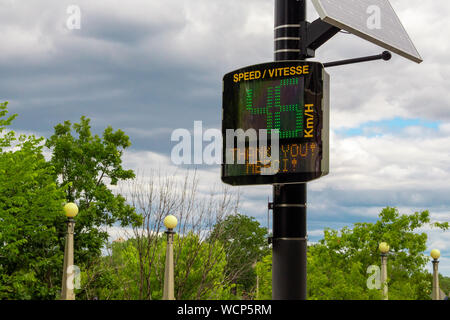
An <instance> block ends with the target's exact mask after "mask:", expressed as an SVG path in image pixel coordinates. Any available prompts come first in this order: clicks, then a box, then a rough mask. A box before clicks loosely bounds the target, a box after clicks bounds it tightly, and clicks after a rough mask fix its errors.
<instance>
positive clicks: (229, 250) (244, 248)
mask: <svg viewBox="0 0 450 320" xmlns="http://www.w3.org/2000/svg"><path fill="white" fill-rule="evenodd" d="M211 237H216V238H217V239H218V240H219V241H220V242H221V243H222V245H223V246H224V249H225V252H226V254H227V266H226V270H225V274H226V276H227V278H228V279H229V280H230V281H231V282H233V283H235V284H236V285H237V286H238V288H240V289H241V290H243V291H244V292H245V293H247V294H249V293H252V292H253V291H254V290H255V287H256V272H255V265H256V263H257V262H258V261H260V260H261V259H262V258H263V257H264V256H266V255H267V254H268V253H269V246H268V243H267V229H266V228H262V227H261V226H260V224H259V222H258V221H256V220H255V219H254V218H253V217H249V216H246V215H242V214H236V215H230V216H228V217H227V218H226V219H225V220H224V221H221V222H220V223H217V224H216V226H215V228H214V230H213V232H212V235H211Z"/></svg>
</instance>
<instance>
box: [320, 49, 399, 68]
mask: <svg viewBox="0 0 450 320" xmlns="http://www.w3.org/2000/svg"><path fill="white" fill-rule="evenodd" d="M391 58H392V54H391V53H390V52H389V51H383V53H382V54H377V55H375V56H368V57H362V58H354V59H347V60H339V61H333V62H327V63H324V64H323V66H324V67H325V68H329V67H336V66H343V65H346V64H353V63H360V62H367V61H374V60H384V61H388V60H391Z"/></svg>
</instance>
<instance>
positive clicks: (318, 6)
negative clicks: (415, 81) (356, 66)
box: [312, 0, 423, 63]
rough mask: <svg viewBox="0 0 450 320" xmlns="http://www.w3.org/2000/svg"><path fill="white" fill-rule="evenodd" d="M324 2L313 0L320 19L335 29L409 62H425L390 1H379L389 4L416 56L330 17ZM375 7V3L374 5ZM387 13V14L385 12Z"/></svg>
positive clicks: (341, 0)
mask: <svg viewBox="0 0 450 320" xmlns="http://www.w3.org/2000/svg"><path fill="white" fill-rule="evenodd" d="M322 1H323V0H312V2H313V4H314V7H315V8H316V11H317V13H318V14H319V16H320V18H321V19H322V20H323V21H324V22H326V23H329V24H331V25H333V26H335V27H338V28H340V29H342V30H346V31H348V32H350V33H352V34H354V35H357V36H359V37H361V38H363V39H365V40H367V41H369V42H372V43H374V44H376V45H378V46H380V47H383V48H385V49H387V50H390V51H392V52H395V53H397V54H399V55H400V56H402V57H404V58H407V59H409V60H412V61H414V62H416V63H421V62H422V61H423V59H422V57H421V56H420V54H419V52H418V51H417V49H416V47H415V46H414V43H413V42H412V40H411V38H410V37H409V35H408V33H407V32H406V30H405V28H404V26H403V24H402V23H401V21H400V19H399V17H398V16H397V14H396V13H395V11H394V9H393V8H392V5H391V3H390V2H389V0H379V1H385V2H386V3H387V4H389V7H390V8H391V9H392V14H393V16H394V17H395V18H396V20H397V21H398V23H399V26H400V27H401V29H402V30H403V32H404V33H405V36H406V38H407V39H408V40H409V42H410V44H411V47H412V49H414V51H415V53H416V54H413V53H411V52H408V51H406V50H404V49H401V48H400V47H398V46H396V45H395V41H394V43H387V42H386V41H383V40H382V39H379V38H378V37H377V36H376V35H371V34H369V33H367V32H366V31H363V30H359V29H355V27H352V26H351V25H349V22H346V21H340V20H339V18H338V17H332V16H330V15H328V13H327V12H326V8H325V7H324V6H323V5H322ZM335 1H337V2H339V3H340V5H342V3H343V0H335ZM372 1H374V2H375V1H376V0H372ZM374 5H375V3H374ZM384 13H386V12H384ZM341 20H342V19H341Z"/></svg>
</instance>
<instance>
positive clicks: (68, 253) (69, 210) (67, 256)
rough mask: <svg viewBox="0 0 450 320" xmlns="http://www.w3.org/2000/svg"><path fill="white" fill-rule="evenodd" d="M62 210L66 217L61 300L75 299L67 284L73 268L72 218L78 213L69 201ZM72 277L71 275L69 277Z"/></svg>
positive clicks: (73, 225)
mask: <svg viewBox="0 0 450 320" xmlns="http://www.w3.org/2000/svg"><path fill="white" fill-rule="evenodd" d="M64 212H65V214H66V217H67V235H66V245H65V249H64V267H63V278H62V290H61V299H62V300H75V293H74V291H73V284H69V283H68V282H69V281H68V279H69V274H68V270H69V269H70V272H71V274H70V275H72V273H73V272H74V269H73V233H74V228H75V220H74V218H75V217H76V215H77V214H78V207H77V205H76V204H75V203H72V202H69V203H67V204H66V205H65V206H64ZM70 279H73V277H70Z"/></svg>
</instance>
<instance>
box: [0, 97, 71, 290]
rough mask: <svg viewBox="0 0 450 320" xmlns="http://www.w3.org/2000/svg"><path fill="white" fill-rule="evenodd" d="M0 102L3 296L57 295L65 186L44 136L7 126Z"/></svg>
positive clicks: (8, 120)
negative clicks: (47, 157) (57, 177)
mask: <svg viewBox="0 0 450 320" xmlns="http://www.w3.org/2000/svg"><path fill="white" fill-rule="evenodd" d="M7 114H8V110H7V103H2V104H0V134H1V135H0V299H53V298H55V297H57V296H58V294H59V290H60V283H61V276H62V275H61V266H62V263H63V252H62V250H61V246H62V238H63V235H64V227H65V224H64V214H63V211H62V205H63V202H64V190H63V189H62V188H60V187H58V186H57V184H56V182H55V180H54V168H53V167H52V166H51V165H50V164H49V163H47V162H46V161H45V158H44V156H43V154H42V142H43V139H42V138H41V139H37V138H35V137H34V136H25V135H21V136H19V137H16V134H15V133H14V132H13V131H8V132H6V127H7V126H9V125H10V124H11V122H12V121H13V120H14V118H15V117H16V115H12V116H10V117H7V118H5V117H6V116H7Z"/></svg>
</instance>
